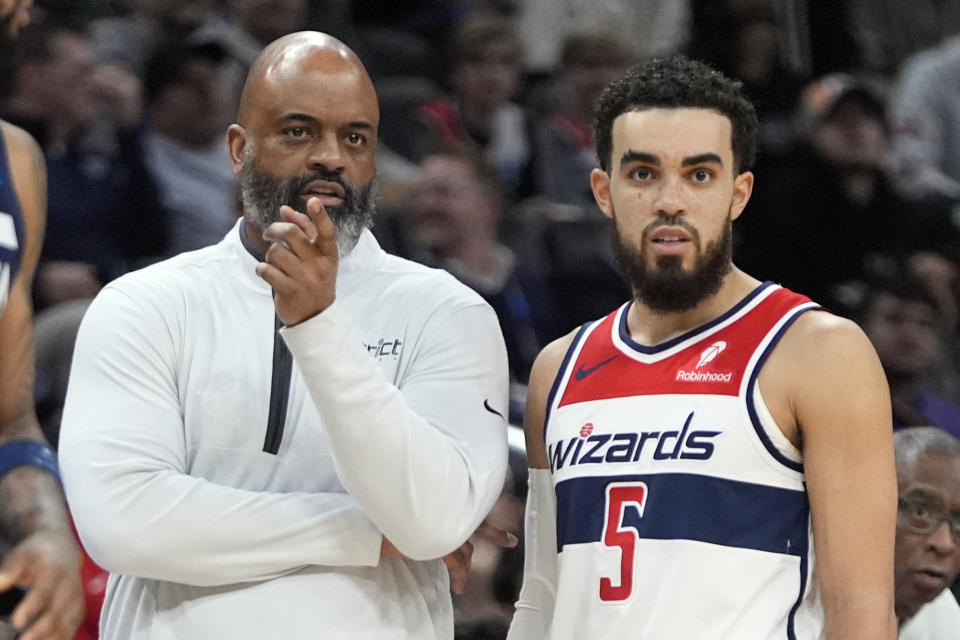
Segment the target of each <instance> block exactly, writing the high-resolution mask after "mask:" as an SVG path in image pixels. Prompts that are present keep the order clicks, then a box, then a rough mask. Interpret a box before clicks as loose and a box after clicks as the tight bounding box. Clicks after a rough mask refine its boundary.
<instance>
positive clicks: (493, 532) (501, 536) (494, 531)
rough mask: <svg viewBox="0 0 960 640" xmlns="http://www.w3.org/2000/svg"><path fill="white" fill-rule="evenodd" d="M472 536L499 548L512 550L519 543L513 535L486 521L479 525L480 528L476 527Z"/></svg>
mask: <svg viewBox="0 0 960 640" xmlns="http://www.w3.org/2000/svg"><path fill="white" fill-rule="evenodd" d="M473 535H475V536H476V537H478V538H481V539H482V540H486V541H488V542H492V543H494V544H496V545H499V546H501V547H507V548H513V547H515V546H517V543H518V542H519V541H520V540H519V539H518V538H517V536H515V535H513V534H512V533H510V532H509V531H506V530H504V529H501V528H500V527H498V526H496V525H495V524H492V523H490V522H489V521H487V520H484V521H483V522H481V523H480V526H479V527H477V530H476V531H474V532H473Z"/></svg>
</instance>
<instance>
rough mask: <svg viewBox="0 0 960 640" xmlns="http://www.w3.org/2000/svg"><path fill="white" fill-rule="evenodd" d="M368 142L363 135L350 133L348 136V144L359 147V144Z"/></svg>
mask: <svg viewBox="0 0 960 640" xmlns="http://www.w3.org/2000/svg"><path fill="white" fill-rule="evenodd" d="M366 141H367V138H366V136H364V135H361V134H359V133H348V134H347V143H348V144H353V145H357V144H363V143H364V142H366Z"/></svg>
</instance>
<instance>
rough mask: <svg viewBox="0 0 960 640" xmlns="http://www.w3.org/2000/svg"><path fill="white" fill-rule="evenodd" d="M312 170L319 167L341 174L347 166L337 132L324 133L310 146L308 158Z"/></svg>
mask: <svg viewBox="0 0 960 640" xmlns="http://www.w3.org/2000/svg"><path fill="white" fill-rule="evenodd" d="M307 162H308V165H309V166H308V168H309V169H310V170H311V171H315V170H317V169H320V170H324V171H327V172H329V173H336V174H340V173H343V170H344V169H345V168H346V167H345V164H344V154H343V149H342V147H341V145H340V139H339V137H338V136H337V135H336V134H335V133H330V134H326V135H322V136H320V137H319V138H317V140H316V141H314V143H313V144H312V145H311V147H310V156H309V158H308V159H307Z"/></svg>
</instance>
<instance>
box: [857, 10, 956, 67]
mask: <svg viewBox="0 0 960 640" xmlns="http://www.w3.org/2000/svg"><path fill="white" fill-rule="evenodd" d="M847 4H848V6H849V13H850V25H851V27H852V32H853V33H852V35H853V36H854V38H855V40H856V42H857V45H858V49H859V50H860V52H861V60H860V65H861V66H862V67H863V68H864V69H866V70H869V71H871V72H874V73H879V74H882V75H884V76H888V77H889V76H892V75H894V74H896V73H897V71H898V70H899V69H900V67H901V66H902V65H903V63H904V61H905V60H906V59H907V58H908V57H910V56H912V55H913V54H915V53H917V52H919V51H920V50H921V49H924V48H927V47H931V46H934V45H936V44H937V43H939V42H940V41H942V40H944V39H945V38H947V37H948V36H950V35H952V34H954V33H957V32H960V3H958V2H952V1H949V0H847Z"/></svg>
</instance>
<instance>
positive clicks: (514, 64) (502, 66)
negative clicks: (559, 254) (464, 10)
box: [412, 13, 533, 198]
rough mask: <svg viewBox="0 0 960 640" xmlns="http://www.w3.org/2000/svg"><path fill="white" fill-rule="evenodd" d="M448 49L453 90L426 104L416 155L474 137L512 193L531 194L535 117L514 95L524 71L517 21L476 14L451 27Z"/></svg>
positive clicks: (420, 118)
mask: <svg viewBox="0 0 960 640" xmlns="http://www.w3.org/2000/svg"><path fill="white" fill-rule="evenodd" d="M445 51H446V56H445V63H446V65H447V73H446V82H447V84H448V85H449V87H448V88H449V91H450V92H451V94H450V96H449V97H441V98H436V99H433V100H429V101H427V102H425V103H424V104H422V105H421V106H420V108H419V110H418V113H417V120H416V123H417V126H418V129H419V131H418V134H419V135H418V139H419V140H420V144H419V148H418V149H414V150H412V153H413V155H414V160H417V161H419V160H422V159H423V158H424V157H426V155H427V154H429V153H430V152H431V151H433V150H434V149H436V148H438V147H439V146H440V145H444V144H450V143H469V144H472V145H474V146H475V147H476V148H477V149H479V150H480V151H481V152H482V153H483V155H484V157H485V159H486V161H487V162H489V163H490V164H492V165H493V166H494V167H495V168H496V169H497V171H498V172H499V174H500V178H501V182H502V183H503V185H504V186H505V188H506V189H507V193H508V194H509V195H510V196H512V197H517V198H520V197H524V196H528V195H531V194H532V191H533V185H532V184H531V176H530V171H529V170H530V163H531V145H530V134H529V131H530V123H529V121H528V118H527V114H526V112H525V111H524V109H523V108H522V107H521V106H520V105H518V104H517V103H515V102H513V101H512V99H513V97H514V95H515V94H516V93H517V90H518V88H519V84H520V79H521V73H522V71H523V68H522V52H521V46H520V39H519V38H518V36H517V33H516V30H515V28H514V24H513V22H511V21H510V19H509V18H506V17H503V16H500V15H496V14H488V13H476V14H473V15H470V16H469V17H467V18H465V19H464V20H463V21H462V22H460V23H459V24H458V25H457V26H456V27H455V28H454V29H453V30H452V31H451V33H450V34H449V36H448V40H447V44H446V48H445Z"/></svg>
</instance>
